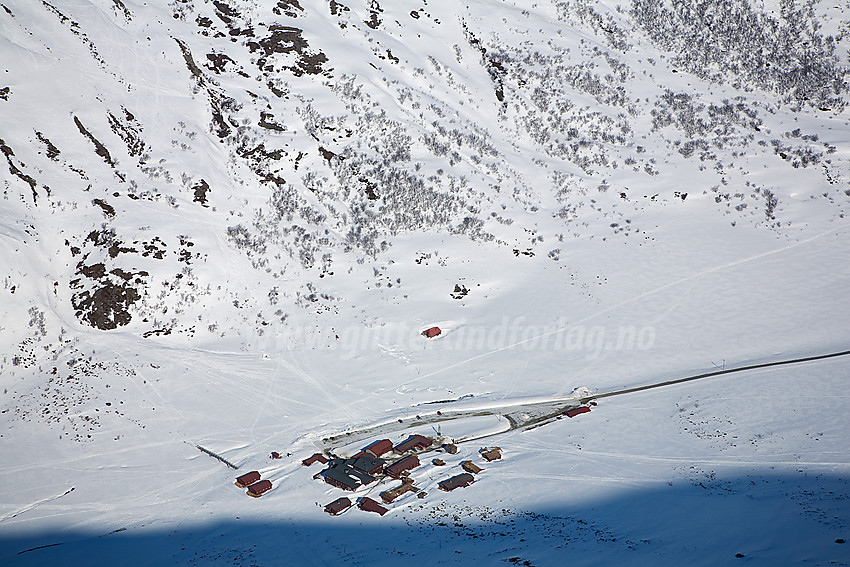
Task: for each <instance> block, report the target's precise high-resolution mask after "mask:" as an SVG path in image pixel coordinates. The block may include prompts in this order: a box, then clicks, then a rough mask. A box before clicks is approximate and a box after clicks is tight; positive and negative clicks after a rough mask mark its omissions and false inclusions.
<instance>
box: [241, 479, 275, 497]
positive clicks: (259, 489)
mask: <svg viewBox="0 0 850 567" xmlns="http://www.w3.org/2000/svg"><path fill="white" fill-rule="evenodd" d="M271 489H272V483H271V481H269V480H261V481H260V482H255V483H254V484H252V485H251V486H249V487H248V492H247V493H246V494H247V495H248V496H253V497H254V498H259V497H260V496H262V495H263V493H265V492H268V491H269V490H271Z"/></svg>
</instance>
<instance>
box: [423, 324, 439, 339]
mask: <svg viewBox="0 0 850 567" xmlns="http://www.w3.org/2000/svg"><path fill="white" fill-rule="evenodd" d="M442 332H443V331H441V330H440V328H439V327H431V328H430V329H425V330H424V331H422V336H423V337H425V338H427V339H433V338H434V337H436V336H437V335H439V334H440V333H442Z"/></svg>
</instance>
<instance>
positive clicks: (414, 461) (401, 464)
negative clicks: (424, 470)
mask: <svg viewBox="0 0 850 567" xmlns="http://www.w3.org/2000/svg"><path fill="white" fill-rule="evenodd" d="M418 466H419V457H417V456H416V455H410V456H409V457H405V458H403V459H402V460H400V461H396V462H394V463H393V464H391V465H390V466H388V467H387V470H386V471H385V472H386V473H387V475H388V476H391V477H393V478H400V477H401V473H403V472H404V471H409V470H412V469H415V468H416V467H418Z"/></svg>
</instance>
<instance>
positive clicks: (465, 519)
mask: <svg viewBox="0 0 850 567" xmlns="http://www.w3.org/2000/svg"><path fill="white" fill-rule="evenodd" d="M494 480H496V479H495V478H492V479H491V478H482V479H481V483H480V484H481V485H484V484H485V483H489V482H493V481H494ZM517 482H520V481H517ZM522 482H527V481H522ZM477 486H478V485H477V484H473V485H472V487H470V488H467V489H464V490H458V491H455V492H453V493H452V496H451V497H450V498H449V499H448V501H447V502H443V503H441V502H436V501H435V502H432V503H429V501H428V499H425V500H423V501H418V500H416V499H415V498H412V500H415V502H414V503H413V504H412V505H411V507H418V506H419V505H423V506H424V508H423V509H422V510H420V511H418V513H416V514H412V513H409V510H410V508H407V509H404V508H403V509H398V510H396V511H394V512H392V513H390V514H388V515H386V516H384V517H378V516H377V515H373V514H368V513H366V512H363V511H361V510H358V509H356V508H351V509H349V510H348V511H347V512H346V513H344V514H343V515H342V516H341V517H338V518H331V517H328V516H325V515H324V514H323V513H322V512H321V510H320V509H319V508H316V509H311V510H307V511H305V514H304V515H305V518H301V519H286V518H281V519H280V520H278V521H266V522H258V521H254V520H248V519H235V518H234V519H230V520H226V521H215V522H211V523H207V524H200V525H194V526H178V527H176V528H173V529H169V530H157V529H153V528H147V529H144V528H131V529H128V530H124V531H115V532H112V533H100V534H93V533H81V532H70V531H69V532H66V531H51V532H45V533H36V534H31V535H29V536H26V537H14V538H10V537H9V536H8V534H7V535H6V536H4V535H3V534H2V532H0V564H3V565H51V566H56V565H60V566H62V567H68V566H76V565H86V566H95V565H104V566H106V565H109V566H114V565H125V566H143V565H239V566H242V565H245V566H249V565H346V566H349V565H364V566H366V565H369V566H377V565H399V564H402V562H409V561H413V560H415V561H417V562H422V563H423V564H424V563H425V562H427V564H429V565H456V564H466V565H477V566H480V565H508V566H509V565H534V566H537V567H540V566H549V565H551V566H562V565H567V564H569V565H610V564H623V563H625V564H628V565H642V564H643V565H671V564H677V565H678V564H682V562H683V561H684V562H687V564H697V565H732V564H734V565H744V564H748V565H753V564H759V565H780V564H792V563H793V564H796V563H809V564H829V563H832V564H838V565H847V564H850V544H842V543H841V542H842V541H843V540H845V539H847V536H848V535H850V532H849V531H848V520H850V518H848V512H850V479H848V478H843V477H840V476H837V475H834V474H831V473H824V474H815V473H811V472H805V473H804V472H799V471H798V472H796V473H794V472H789V473H783V474H774V472H773V471H771V472H770V473H767V474H741V475H738V476H734V477H728V478H721V477H719V476H714V475H712V474H708V475H706V474H703V473H694V474H693V475H692V476H690V477H687V478H682V479H681V480H678V481H677V482H675V483H672V485H671V484H668V483H661V484H659V485H655V486H649V487H640V488H632V489H628V490H625V491H622V492H620V493H619V494H617V495H615V496H612V497H610V498H608V499H606V500H599V501H594V502H586V503H584V504H582V505H577V506H574V507H566V506H557V505H553V506H551V507H550V508H548V509H537V510H534V511H517V510H503V509H501V508H500V506H499V503H498V501H497V500H496V501H492V500H493V499H494V497H497V496H498V494H497V492H496V491H495V490H494V489H493V487H492V485H491V486H489V487H487V489H486V491H483V490H482V491H480V492H479V491H478V490H476V488H477ZM500 486H501V487H503V488H502V489H504V490H509V489H510V488H509V484H507V483H504V482H502V483H500ZM570 490H571V488H570V485H569V483H568V482H565V483H564V485H563V491H564V493H565V494H566V493H568V492H569V491H570ZM486 498H489V499H490V500H491V501H490V502H486V501H485V499H486ZM552 499H553V501H557V500H558V499H559V497H558V495H557V494H553V495H552ZM406 510H408V511H406ZM163 512H164V513H165V512H167V511H166V510H164V511H163ZM313 518H315V519H313ZM116 528H119V526H116Z"/></svg>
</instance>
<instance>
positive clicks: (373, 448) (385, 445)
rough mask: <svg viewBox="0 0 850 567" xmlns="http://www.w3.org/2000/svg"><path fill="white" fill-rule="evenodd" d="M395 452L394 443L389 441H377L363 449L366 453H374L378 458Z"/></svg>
mask: <svg viewBox="0 0 850 567" xmlns="http://www.w3.org/2000/svg"><path fill="white" fill-rule="evenodd" d="M392 450H393V442H392V441H390V440H389V439H381V440H380V441H375V442H374V443H372V444H371V445H369V446H368V447H366V448H365V449H363V451H364V452H366V453H372V454H373V455H374V456H376V457H380V456H381V455H385V454H387V453H389V452H390V451H392Z"/></svg>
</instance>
